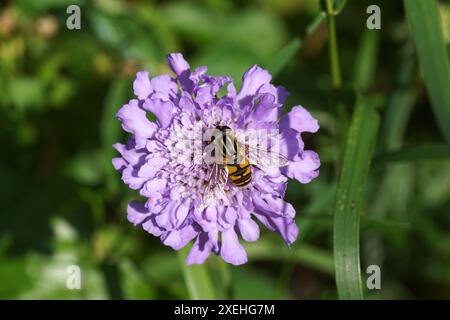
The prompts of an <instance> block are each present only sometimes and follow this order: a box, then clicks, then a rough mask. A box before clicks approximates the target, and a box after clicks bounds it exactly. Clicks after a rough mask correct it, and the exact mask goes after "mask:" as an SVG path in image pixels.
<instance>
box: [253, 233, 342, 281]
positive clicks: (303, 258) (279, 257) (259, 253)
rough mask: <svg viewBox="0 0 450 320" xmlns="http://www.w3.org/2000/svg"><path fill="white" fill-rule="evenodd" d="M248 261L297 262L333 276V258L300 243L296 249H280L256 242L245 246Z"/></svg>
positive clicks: (326, 253)
mask: <svg viewBox="0 0 450 320" xmlns="http://www.w3.org/2000/svg"><path fill="white" fill-rule="evenodd" d="M245 249H246V250H247V253H248V255H249V257H250V260H252V261H253V260H270V261H290V262H297V263H299V264H302V265H304V266H307V267H310V268H311V269H314V270H318V271H321V272H324V273H327V274H330V275H332V274H333V270H334V267H333V257H332V255H331V254H330V253H328V252H326V251H323V250H321V249H318V248H315V247H313V246H310V245H307V244H305V243H302V244H301V245H300V246H299V247H298V248H291V249H289V248H280V246H277V245H273V244H270V243H267V242H266V243H264V242H261V241H260V242H257V243H250V244H247V245H246V246H245Z"/></svg>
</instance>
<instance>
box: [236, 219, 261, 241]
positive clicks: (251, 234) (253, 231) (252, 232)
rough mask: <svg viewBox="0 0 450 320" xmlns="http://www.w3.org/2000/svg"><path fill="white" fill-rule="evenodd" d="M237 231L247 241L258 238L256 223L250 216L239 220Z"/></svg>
mask: <svg viewBox="0 0 450 320" xmlns="http://www.w3.org/2000/svg"><path fill="white" fill-rule="evenodd" d="M239 231H240V232H241V235H242V238H243V239H244V240H245V241H247V242H254V241H256V240H258V239H259V227H258V224H257V223H256V222H255V221H253V220H252V219H250V218H248V219H241V220H239Z"/></svg>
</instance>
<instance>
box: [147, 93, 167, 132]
mask: <svg viewBox="0 0 450 320" xmlns="http://www.w3.org/2000/svg"><path fill="white" fill-rule="evenodd" d="M143 107H144V109H145V110H148V111H150V112H151V113H153V114H154V115H155V116H156V118H157V119H158V123H159V125H160V127H161V128H163V129H164V128H167V127H168V126H169V125H170V124H171V123H172V119H173V111H174V106H173V104H172V102H170V101H163V100H160V99H147V100H145V102H144V105H143Z"/></svg>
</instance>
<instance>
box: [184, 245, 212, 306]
mask: <svg viewBox="0 0 450 320" xmlns="http://www.w3.org/2000/svg"><path fill="white" fill-rule="evenodd" d="M188 252H189V249H188V248H183V249H181V250H180V251H179V252H178V257H179V258H180V265H181V270H182V272H183V277H184V282H185V283H186V287H187V289H188V292H189V296H190V298H191V299H192V300H214V299H216V294H215V293H214V288H213V286H212V283H211V278H210V277H209V273H208V268H207V266H206V265H205V264H201V265H192V266H187V265H186V256H187V254H188Z"/></svg>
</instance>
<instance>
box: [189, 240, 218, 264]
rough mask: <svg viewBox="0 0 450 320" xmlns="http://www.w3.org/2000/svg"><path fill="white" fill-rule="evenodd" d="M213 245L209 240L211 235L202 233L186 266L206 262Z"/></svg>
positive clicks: (190, 253)
mask: <svg viewBox="0 0 450 320" xmlns="http://www.w3.org/2000/svg"><path fill="white" fill-rule="evenodd" d="M211 249H212V245H211V242H210V240H209V235H208V233H206V232H202V233H200V234H199V235H198V237H197V240H195V243H194V245H193V246H192V249H191V251H190V252H189V254H188V256H187V258H186V264H187V265H188V266H190V265H192V264H202V263H204V262H205V261H206V259H207V258H208V257H209V254H210V253H211Z"/></svg>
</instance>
